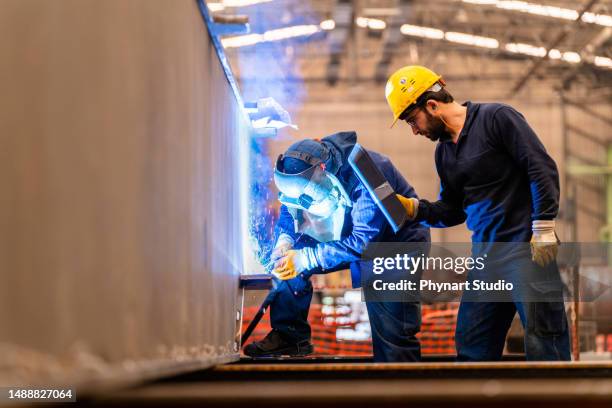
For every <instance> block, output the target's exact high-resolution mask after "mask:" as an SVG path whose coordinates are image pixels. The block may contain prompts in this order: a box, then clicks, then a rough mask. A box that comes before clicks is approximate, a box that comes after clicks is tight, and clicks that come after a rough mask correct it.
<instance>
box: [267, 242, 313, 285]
mask: <svg viewBox="0 0 612 408" xmlns="http://www.w3.org/2000/svg"><path fill="white" fill-rule="evenodd" d="M317 266H318V262H317V259H316V257H315V255H314V249H313V248H302V249H297V250H295V249H290V250H288V251H287V252H286V253H285V255H284V256H282V257H281V258H280V259H279V260H278V261H276V262H275V264H274V270H273V271H272V273H273V274H274V275H275V276H276V277H277V278H278V279H280V280H288V279H293V278H295V277H296V276H298V274H300V273H302V272H306V271H309V270H311V269H314V268H316V267H317Z"/></svg>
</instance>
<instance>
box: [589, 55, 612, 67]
mask: <svg viewBox="0 0 612 408" xmlns="http://www.w3.org/2000/svg"><path fill="white" fill-rule="evenodd" d="M593 63H594V64H595V65H597V66H598V67H605V68H612V58H608V57H599V56H595V58H594V59H593Z"/></svg>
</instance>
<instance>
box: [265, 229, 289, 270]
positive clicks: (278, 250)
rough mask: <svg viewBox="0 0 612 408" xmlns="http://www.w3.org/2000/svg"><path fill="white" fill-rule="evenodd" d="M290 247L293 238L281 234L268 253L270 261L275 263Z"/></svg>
mask: <svg viewBox="0 0 612 408" xmlns="http://www.w3.org/2000/svg"><path fill="white" fill-rule="evenodd" d="M291 248H293V239H292V238H291V237H290V236H289V235H287V234H284V233H283V234H281V235H280V236H279V237H278V240H277V241H276V246H275V247H274V249H273V250H272V254H271V255H270V262H272V263H275V262H276V261H278V260H279V259H281V258H282V257H283V256H284V255H285V254H286V253H287V251H289V250H290V249H291Z"/></svg>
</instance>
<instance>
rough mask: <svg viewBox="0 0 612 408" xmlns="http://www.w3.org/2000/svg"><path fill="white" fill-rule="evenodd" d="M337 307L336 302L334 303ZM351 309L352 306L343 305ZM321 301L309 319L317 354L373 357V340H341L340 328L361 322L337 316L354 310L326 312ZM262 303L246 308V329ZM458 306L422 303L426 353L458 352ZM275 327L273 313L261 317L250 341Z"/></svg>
mask: <svg viewBox="0 0 612 408" xmlns="http://www.w3.org/2000/svg"><path fill="white" fill-rule="evenodd" d="M331 306H336V305H331ZM342 306H346V307H349V308H350V305H346V304H343V305H342ZM322 308H323V306H322V305H321V304H312V305H311V307H310V313H309V315H308V321H309V323H310V325H311V328H312V340H311V341H312V343H313V345H314V348H315V353H316V354H317V355H342V356H369V355H371V354H372V342H371V340H370V339H367V340H339V339H338V338H337V335H336V333H337V330H338V329H354V328H355V325H356V324H357V323H361V322H359V321H352V320H350V321H348V322H344V323H339V322H338V321H337V320H336V319H337V318H346V317H348V316H349V315H350V313H337V311H336V308H335V307H331V308H328V309H330V310H333V312H331V313H329V314H326V313H323V311H322ZM257 309H258V306H251V307H245V308H244V311H243V320H242V331H243V332H244V330H245V329H246V327H247V326H248V325H249V323H250V322H251V320H252V319H253V316H254V315H255V313H257ZM457 311H458V305H457V304H456V303H448V304H446V303H445V304H442V303H440V304H435V305H422V324H421V332H420V333H419V334H418V335H417V337H418V338H419V339H420V341H421V349H422V353H423V354H455V325H456V322H457ZM270 330H271V327H270V318H269V313H266V314H265V315H264V317H263V318H262V319H261V322H260V323H259V325H258V326H257V328H256V329H255V330H254V331H253V334H252V335H251V337H250V339H249V342H251V341H256V340H261V339H263V337H264V336H265V335H266V334H267V333H268V332H269V331H270Z"/></svg>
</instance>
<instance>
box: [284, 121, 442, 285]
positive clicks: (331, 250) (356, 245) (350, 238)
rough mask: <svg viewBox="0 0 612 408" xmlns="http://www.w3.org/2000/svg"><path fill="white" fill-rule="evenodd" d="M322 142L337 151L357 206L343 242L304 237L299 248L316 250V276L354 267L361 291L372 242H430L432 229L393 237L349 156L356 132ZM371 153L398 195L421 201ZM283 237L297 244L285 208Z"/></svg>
mask: <svg viewBox="0 0 612 408" xmlns="http://www.w3.org/2000/svg"><path fill="white" fill-rule="evenodd" d="M321 142H322V143H323V144H325V145H326V146H328V147H329V148H330V149H333V152H334V156H335V157H336V159H337V160H339V163H337V165H338V171H337V172H336V177H337V178H338V180H339V181H340V183H341V184H342V186H343V187H344V188H345V190H346V192H347V194H348V195H349V197H350V199H351V201H352V204H353V206H352V208H351V211H350V212H347V214H346V218H345V221H344V226H343V230H342V237H341V239H340V240H338V241H330V242H317V241H315V240H314V239H312V238H310V237H308V236H301V237H299V240H300V245H299V246H300V247H303V246H313V247H315V253H316V256H317V259H318V260H319V262H320V264H321V268H320V269H319V270H316V271H313V272H314V273H328V272H332V271H336V270H340V269H346V268H347V267H350V269H351V278H352V281H353V287H359V286H360V283H361V282H360V281H361V269H360V266H361V261H360V259H361V254H362V253H363V251H364V250H365V249H366V247H367V245H368V244H369V243H370V242H429V241H430V235H429V228H428V227H427V226H424V225H422V224H420V223H418V222H416V221H415V222H407V223H406V224H405V225H404V227H403V228H402V229H400V230H399V231H398V232H397V234H395V233H393V229H392V228H391V226H390V225H389V224H388V222H387V220H386V218H385V216H384V214H383V213H382V211H381V210H380V209H379V208H378V206H377V205H376V202H375V201H374V200H373V199H372V197H371V196H370V194H369V192H368V191H367V189H366V188H365V187H364V186H363V185H362V184H361V183H360V181H359V179H358V178H357V176H356V175H355V173H354V171H353V169H352V168H351V166H350V164H349V163H348V156H349V154H350V152H351V150H352V149H353V146H355V143H357V134H356V133H355V132H339V133H336V134H333V135H331V136H328V137H325V138H323V139H321ZM368 153H369V154H370V155H371V157H372V159H373V160H374V162H375V163H376V165H377V166H378V168H379V169H380V171H381V172H382V173H383V175H384V176H385V178H386V179H387V180H388V181H389V184H390V185H391V187H393V189H394V190H395V192H396V193H398V194H401V195H403V196H405V197H415V198H418V197H417V194H416V192H415V191H414V188H412V186H411V185H410V184H408V182H407V181H406V179H404V177H403V176H402V175H401V174H400V173H399V171H398V170H397V169H396V168H395V166H393V164H392V163H391V161H390V160H389V159H388V158H387V157H385V156H383V155H382V154H379V153H376V152H372V151H369V150H368ZM281 233H285V234H288V235H289V236H291V237H292V238H293V239H294V240H295V239H297V238H298V236H297V235H296V234H295V232H294V223H293V217H292V216H291V214H289V211H288V210H287V208H286V207H285V206H284V205H283V206H281V210H280V218H279V221H278V223H277V225H276V228H275V236H276V237H278V236H279V235H280V234H281Z"/></svg>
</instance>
